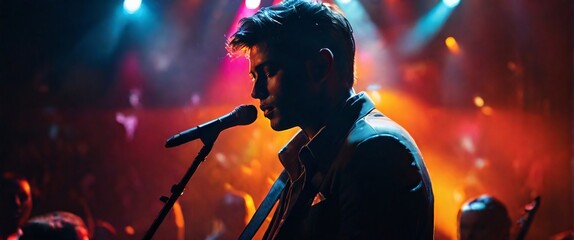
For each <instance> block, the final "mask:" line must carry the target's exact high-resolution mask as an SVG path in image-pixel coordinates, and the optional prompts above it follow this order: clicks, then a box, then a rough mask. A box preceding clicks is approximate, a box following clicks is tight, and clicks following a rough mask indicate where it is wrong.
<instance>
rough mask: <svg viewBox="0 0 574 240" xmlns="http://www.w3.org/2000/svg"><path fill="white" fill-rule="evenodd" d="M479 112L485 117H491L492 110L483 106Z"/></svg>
mask: <svg viewBox="0 0 574 240" xmlns="http://www.w3.org/2000/svg"><path fill="white" fill-rule="evenodd" d="M480 111H481V112H482V114H484V115H486V116H491V115H492V112H493V111H492V108H491V107H489V106H484V107H482V108H481V109H480Z"/></svg>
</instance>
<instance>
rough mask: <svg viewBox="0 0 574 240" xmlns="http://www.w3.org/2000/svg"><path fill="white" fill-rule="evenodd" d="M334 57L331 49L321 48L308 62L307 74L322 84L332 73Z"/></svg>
mask: <svg viewBox="0 0 574 240" xmlns="http://www.w3.org/2000/svg"><path fill="white" fill-rule="evenodd" d="M334 62H335V59H334V56H333V52H332V51H331V49H328V48H321V49H319V51H318V52H317V54H316V55H315V56H314V57H313V58H311V59H310V60H308V62H307V72H308V73H309V75H310V77H311V79H313V80H314V81H316V82H324V81H325V80H326V79H327V78H328V77H329V75H331V74H332V71H334V68H333V67H334Z"/></svg>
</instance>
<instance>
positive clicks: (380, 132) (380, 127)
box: [347, 109, 418, 150]
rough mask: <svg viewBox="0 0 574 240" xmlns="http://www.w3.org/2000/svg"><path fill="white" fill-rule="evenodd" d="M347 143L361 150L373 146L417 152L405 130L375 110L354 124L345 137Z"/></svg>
mask: <svg viewBox="0 0 574 240" xmlns="http://www.w3.org/2000/svg"><path fill="white" fill-rule="evenodd" d="M347 143H348V144H350V145H352V146H355V147H359V146H362V148H364V147H365V146H371V145H373V144H374V145H375V146H376V145H383V146H388V147H401V146H402V147H404V148H407V149H410V150H418V147H417V146H416V144H415V142H414V140H413V138H412V137H411V136H410V134H409V133H408V132H407V130H405V129H404V128H403V127H402V126H401V125H399V124H398V123H396V122H395V121H393V120H391V119H390V118H388V117H386V116H385V115H383V114H382V113H381V112H379V111H378V110H376V109H375V110H373V111H371V112H370V113H369V114H367V115H366V116H365V117H363V118H360V119H358V120H357V121H356V122H355V124H354V126H353V127H352V128H351V130H350V132H349V135H348V136H347Z"/></svg>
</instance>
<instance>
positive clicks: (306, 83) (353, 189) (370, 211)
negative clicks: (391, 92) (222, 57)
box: [227, 1, 434, 239]
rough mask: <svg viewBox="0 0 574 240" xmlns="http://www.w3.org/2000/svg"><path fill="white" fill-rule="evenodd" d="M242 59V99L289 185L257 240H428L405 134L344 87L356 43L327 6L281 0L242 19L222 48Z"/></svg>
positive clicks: (430, 228) (420, 182)
mask: <svg viewBox="0 0 574 240" xmlns="http://www.w3.org/2000/svg"><path fill="white" fill-rule="evenodd" d="M227 47H228V50H229V52H230V53H231V54H235V55H238V54H245V55H246V56H248V58H249V63H250V64H249V65H250V66H249V74H250V75H251V78H252V79H253V88H252V92H251V96H252V97H253V98H256V99H259V101H260V109H261V111H263V113H264V115H265V117H266V118H268V119H269V120H270V123H271V128H273V129H274V130H276V131H282V130H286V129H290V128H293V127H299V128H300V129H301V131H299V133H298V134H296V135H295V136H294V137H293V139H292V140H291V141H290V142H289V143H287V145H286V146H285V147H284V148H283V149H282V150H281V151H280V153H279V160H280V161H281V163H282V164H283V166H284V167H285V171H286V172H287V174H288V181H287V183H286V187H285V189H284V190H283V192H282V194H281V197H280V200H279V204H278V207H277V209H276V210H275V213H274V215H273V219H272V221H271V223H270V225H269V228H268V229H267V230H266V232H265V237H264V238H265V239H432V238H433V232H434V225H433V214H434V200H433V192H432V187H431V182H430V179H429V176H428V173H427V170H426V167H425V164H424V162H423V158H422V155H421V153H420V151H419V149H418V147H417V145H416V144H415V142H414V140H413V139H412V138H411V136H410V135H409V134H408V133H407V131H406V130H404V129H403V128H402V127H401V126H399V125H398V124H397V123H395V122H393V121H392V120H391V119H389V118H388V117H386V116H385V115H383V114H382V113H381V112H380V111H378V110H377V109H375V105H374V103H373V101H372V100H371V99H370V98H369V97H368V96H367V94H366V93H363V92H361V93H358V94H356V93H355V91H354V90H353V83H354V81H355V76H354V55H355V41H354V39H353V34H352V28H351V26H350V24H349V22H348V21H347V19H346V18H345V17H344V16H343V14H342V12H341V11H340V10H339V9H338V8H337V7H336V6H334V5H329V4H326V3H320V2H308V1H284V2H282V3H280V4H278V5H275V6H271V7H268V8H263V9H261V10H259V11H258V12H257V13H256V14H255V15H253V16H251V17H248V18H244V19H242V20H241V22H240V26H239V29H238V30H237V32H235V33H234V34H233V35H232V36H231V37H230V38H229V39H228V42H227Z"/></svg>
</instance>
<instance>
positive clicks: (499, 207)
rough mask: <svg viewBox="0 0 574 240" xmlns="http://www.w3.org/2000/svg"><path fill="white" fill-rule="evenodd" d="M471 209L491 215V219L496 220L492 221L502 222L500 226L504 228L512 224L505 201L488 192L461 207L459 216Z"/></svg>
mask: <svg viewBox="0 0 574 240" xmlns="http://www.w3.org/2000/svg"><path fill="white" fill-rule="evenodd" d="M469 211H475V212H481V213H483V214H485V215H487V216H490V218H489V219H490V220H496V221H495V222H492V223H493V224H496V225H498V224H500V225H499V226H500V227H502V228H504V229H508V228H510V226H511V225H512V223H511V220H510V217H509V215H508V211H507V210H506V206H504V203H502V202H501V201H500V200H498V199H496V198H495V197H492V196H489V195H486V194H485V195H481V196H479V197H477V198H474V199H472V200H470V201H468V202H466V203H465V204H464V205H463V206H462V208H461V209H460V212H459V214H458V215H459V218H460V215H461V214H462V213H463V212H469Z"/></svg>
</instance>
